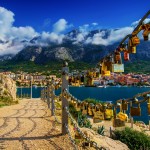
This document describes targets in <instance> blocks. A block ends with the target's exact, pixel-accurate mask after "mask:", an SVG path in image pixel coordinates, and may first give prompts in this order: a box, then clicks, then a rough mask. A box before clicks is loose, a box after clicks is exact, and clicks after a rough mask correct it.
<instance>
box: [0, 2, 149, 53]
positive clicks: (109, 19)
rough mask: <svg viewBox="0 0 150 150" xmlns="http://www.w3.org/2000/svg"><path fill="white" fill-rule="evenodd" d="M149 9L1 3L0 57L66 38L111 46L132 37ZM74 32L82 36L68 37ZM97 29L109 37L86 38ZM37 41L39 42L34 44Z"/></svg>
mask: <svg viewBox="0 0 150 150" xmlns="http://www.w3.org/2000/svg"><path fill="white" fill-rule="evenodd" d="M149 6H150V2H149V1H148V0H124V1H123V0H0V55H7V54H16V53H18V52H19V51H21V50H22V49H23V48H25V47H26V46H32V45H36V46H47V45H49V44H51V43H52V44H53V43H55V44H61V43H63V41H64V39H66V38H69V39H70V40H71V41H72V43H73V44H77V43H83V44H95V45H104V46H107V45H111V44H114V43H115V42H119V41H121V40H122V39H123V38H124V37H125V36H126V35H127V34H131V33H132V31H133V30H134V28H135V26H136V25H137V23H138V21H139V19H141V17H142V16H143V15H144V14H145V13H146V12H147V11H148V10H149V9H150V7H149ZM149 21H150V18H147V20H146V22H149ZM73 29H79V31H80V32H79V33H77V34H76V36H72V35H71V33H70V35H67V34H66V33H67V32H69V31H71V30H73ZM95 29H109V33H110V34H109V36H107V38H105V37H106V35H107V30H99V31H98V32H96V33H95V34H94V35H92V37H88V38H87V35H88V34H89V31H90V30H95ZM116 29H117V30H116ZM140 35H141V34H140ZM140 35H139V36H140ZM35 37H40V38H38V40H36V41H35V43H31V42H30V41H31V40H32V39H33V38H35ZM141 37H142V36H140V38H141ZM22 41H23V42H22Z"/></svg>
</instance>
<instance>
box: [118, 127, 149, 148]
mask: <svg viewBox="0 0 150 150" xmlns="http://www.w3.org/2000/svg"><path fill="white" fill-rule="evenodd" d="M115 135H116V139H117V140H120V141H121V142H123V143H125V144H126V145H127V146H128V147H129V148H130V149H131V150H149V149H150V136H148V135H146V134H144V133H143V132H139V131H136V130H133V129H131V128H128V127H126V128H125V129H124V130H122V131H118V130H116V131H115Z"/></svg>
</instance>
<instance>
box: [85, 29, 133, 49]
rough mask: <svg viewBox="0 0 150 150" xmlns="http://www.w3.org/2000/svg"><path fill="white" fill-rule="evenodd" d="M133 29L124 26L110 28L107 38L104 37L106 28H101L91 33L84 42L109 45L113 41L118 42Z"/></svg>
mask: <svg viewBox="0 0 150 150" xmlns="http://www.w3.org/2000/svg"><path fill="white" fill-rule="evenodd" d="M132 31H133V28H132V27H124V28H120V29H116V30H114V29H111V30H110V35H108V37H107V38H104V37H105V35H106V32H108V31H107V30H104V31H103V30H102V31H100V32H99V33H96V34H94V35H93V37H89V38H87V40H86V43H88V44H89V43H91V44H95V45H105V46H107V45H111V44H114V43H115V42H118V41H120V40H122V39H123V38H124V37H125V36H126V35H127V34H130V33H131V32H132Z"/></svg>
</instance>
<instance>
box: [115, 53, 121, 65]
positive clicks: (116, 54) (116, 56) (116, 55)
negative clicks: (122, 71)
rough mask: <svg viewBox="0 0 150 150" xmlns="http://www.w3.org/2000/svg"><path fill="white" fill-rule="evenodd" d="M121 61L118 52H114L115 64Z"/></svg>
mask: <svg viewBox="0 0 150 150" xmlns="http://www.w3.org/2000/svg"><path fill="white" fill-rule="evenodd" d="M119 61H121V54H120V52H115V63H118V62H119Z"/></svg>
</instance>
